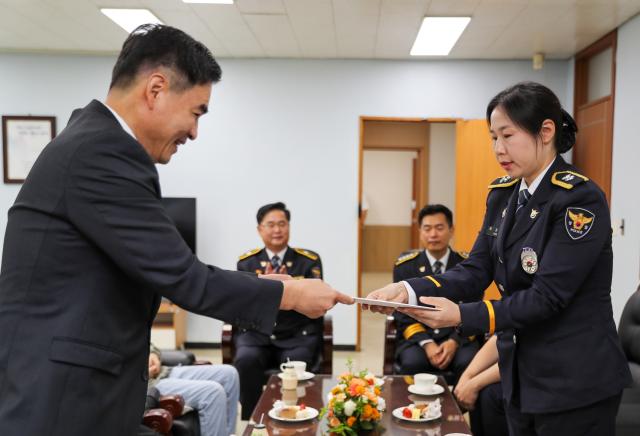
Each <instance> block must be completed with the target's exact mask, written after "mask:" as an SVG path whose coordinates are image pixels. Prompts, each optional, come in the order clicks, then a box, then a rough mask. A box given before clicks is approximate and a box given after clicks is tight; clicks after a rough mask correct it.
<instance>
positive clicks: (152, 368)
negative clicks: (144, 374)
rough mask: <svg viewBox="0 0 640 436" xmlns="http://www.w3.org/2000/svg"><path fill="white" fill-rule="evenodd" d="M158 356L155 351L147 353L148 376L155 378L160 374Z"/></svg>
mask: <svg viewBox="0 0 640 436" xmlns="http://www.w3.org/2000/svg"><path fill="white" fill-rule="evenodd" d="M161 366H162V365H161V364H160V358H159V357H158V355H157V354H155V353H150V354H149V378H156V377H157V376H158V374H160V367H161Z"/></svg>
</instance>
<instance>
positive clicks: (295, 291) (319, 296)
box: [280, 279, 353, 318]
mask: <svg viewBox="0 0 640 436" xmlns="http://www.w3.org/2000/svg"><path fill="white" fill-rule="evenodd" d="M282 283H283V285H284V292H283V293H282V300H281V302H280V309H282V310H295V311H296V312H299V313H301V314H303V315H305V316H308V317H309V318H319V317H321V316H323V315H324V314H325V313H327V311H328V310H329V309H331V308H332V307H333V306H335V305H336V304H337V303H342V304H353V298H352V297H350V296H348V295H346V294H343V293H341V292H338V291H336V290H335V289H333V288H332V287H331V286H329V285H328V284H327V283H326V282H323V281H322V280H320V279H301V280H286V281H284V282H282Z"/></svg>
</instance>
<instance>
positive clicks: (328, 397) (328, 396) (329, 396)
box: [327, 392, 333, 403]
mask: <svg viewBox="0 0 640 436" xmlns="http://www.w3.org/2000/svg"><path fill="white" fill-rule="evenodd" d="M332 398H333V394H332V393H331V392H329V393H328V394H327V403H328V402H329V401H331V399H332Z"/></svg>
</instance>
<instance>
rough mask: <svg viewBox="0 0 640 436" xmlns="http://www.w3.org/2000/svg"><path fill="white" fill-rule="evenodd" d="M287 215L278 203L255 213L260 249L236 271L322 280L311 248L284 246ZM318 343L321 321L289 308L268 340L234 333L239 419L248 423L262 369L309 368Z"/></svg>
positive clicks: (244, 258)
mask: <svg viewBox="0 0 640 436" xmlns="http://www.w3.org/2000/svg"><path fill="white" fill-rule="evenodd" d="M290 219H291V213H290V212H289V210H288V209H287V208H286V206H285V204H284V203H272V204H267V205H265V206H262V207H261V208H260V209H259V210H258V214H257V220H258V233H259V235H260V237H261V238H262V241H263V242H264V245H265V246H264V248H256V249H255V250H251V251H249V252H247V253H245V254H243V255H242V256H240V259H239V260H238V271H250V272H253V273H257V274H289V275H291V276H292V277H293V278H294V279H295V278H303V277H306V278H316V279H322V263H321V262H320V256H318V254H317V253H314V252H313V251H311V250H306V249H302V248H292V247H289V245H288V244H289V220H290ZM321 340H322V318H319V319H310V318H307V317H306V316H304V315H301V314H300V313H298V312H294V311H292V310H286V311H285V310H281V311H280V313H279V314H278V318H277V319H276V325H275V327H274V329H273V334H272V335H271V336H270V337H269V336H266V335H263V334H261V333H257V332H255V331H250V330H241V331H239V332H237V334H235V335H234V341H235V346H236V354H235V358H234V361H233V364H234V365H235V367H236V369H237V370H238V372H239V373H240V403H241V404H242V419H244V420H246V419H249V417H250V415H251V412H252V411H253V409H254V407H255V405H256V403H257V402H258V398H259V397H260V393H261V392H262V385H263V384H264V383H265V381H266V380H265V378H264V371H265V370H267V369H269V368H276V367H277V366H278V365H280V363H282V362H286V361H287V359H290V360H303V361H305V362H307V368H309V367H310V366H311V365H312V363H313V361H314V358H315V356H316V355H317V353H318V352H319V346H320V344H321Z"/></svg>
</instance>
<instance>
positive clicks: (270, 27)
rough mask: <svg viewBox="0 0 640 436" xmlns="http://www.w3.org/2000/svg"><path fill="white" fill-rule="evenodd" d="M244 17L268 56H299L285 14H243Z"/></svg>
mask: <svg viewBox="0 0 640 436" xmlns="http://www.w3.org/2000/svg"><path fill="white" fill-rule="evenodd" d="M244 19H245V21H246V22H247V24H248V25H249V27H250V28H251V30H252V31H253V34H254V35H255V36H256V38H257V39H258V41H260V45H261V46H262V48H263V49H264V51H265V53H266V55H267V56H269V57H296V56H298V57H299V56H300V50H299V48H298V42H297V41H296V37H295V35H294V33H293V30H292V29H291V25H290V24H289V18H288V17H287V16H286V15H252V14H245V15H244Z"/></svg>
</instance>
